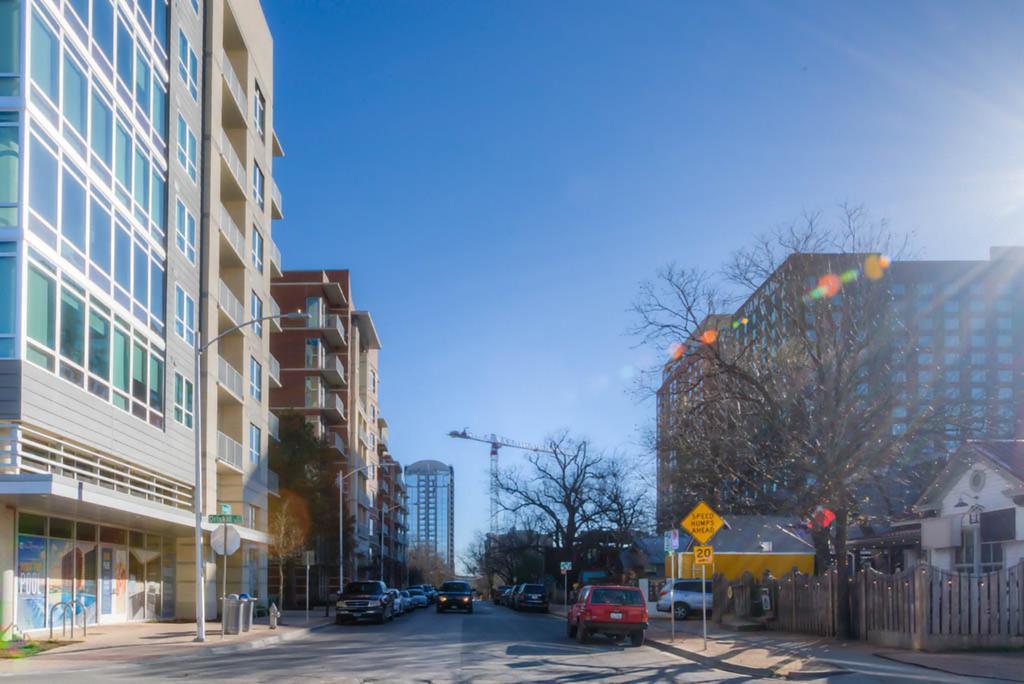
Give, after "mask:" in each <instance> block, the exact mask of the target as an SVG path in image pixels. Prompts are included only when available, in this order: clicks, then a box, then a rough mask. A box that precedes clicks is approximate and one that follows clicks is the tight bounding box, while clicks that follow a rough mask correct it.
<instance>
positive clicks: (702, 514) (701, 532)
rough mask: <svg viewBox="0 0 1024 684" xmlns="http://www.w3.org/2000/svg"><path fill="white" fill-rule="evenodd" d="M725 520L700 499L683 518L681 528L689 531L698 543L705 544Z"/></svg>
mask: <svg viewBox="0 0 1024 684" xmlns="http://www.w3.org/2000/svg"><path fill="white" fill-rule="evenodd" d="M724 524H725V521H724V520H722V518H721V517H720V516H719V515H718V514H717V513H715V512H714V510H712V508H711V506H708V505H707V504H706V503H704V502H703V501H701V502H700V503H699V504H697V505H696V506H694V508H693V510H692V511H690V514H689V515H688V516H686V517H685V518H683V522H682V525H681V526H682V528H683V529H684V530H686V531H687V532H689V533H690V536H692V537H693V538H694V539H695V540H696V541H697V543H698V544H707V543H708V540H709V539H711V538H712V537H713V536H715V532H718V530H719V529H721V527H722V525H724Z"/></svg>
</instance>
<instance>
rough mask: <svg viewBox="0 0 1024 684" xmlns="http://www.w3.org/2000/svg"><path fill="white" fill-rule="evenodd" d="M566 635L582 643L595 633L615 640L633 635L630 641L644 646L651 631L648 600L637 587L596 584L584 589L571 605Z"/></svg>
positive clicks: (635, 644)
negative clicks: (646, 635)
mask: <svg viewBox="0 0 1024 684" xmlns="http://www.w3.org/2000/svg"><path fill="white" fill-rule="evenodd" d="M565 628H566V634H567V635H568V636H569V638H570V639H572V638H574V637H575V638H576V639H577V640H578V641H579V642H580V643H581V644H585V643H587V639H589V638H590V636H591V635H594V634H603V635H605V636H608V637H611V638H612V639H616V640H618V639H621V638H622V637H624V636H626V635H629V640H630V643H632V644H633V645H634V646H643V643H644V636H645V634H646V632H647V602H646V601H644V595H643V593H642V592H641V591H640V590H639V589H637V588H636V587H622V586H615V585H596V586H588V587H583V588H582V589H580V592H579V595H578V597H577V598H576V603H574V604H572V605H571V606H569V615H568V617H567V622H566V626H565Z"/></svg>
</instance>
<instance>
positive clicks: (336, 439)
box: [330, 432, 345, 454]
mask: <svg viewBox="0 0 1024 684" xmlns="http://www.w3.org/2000/svg"><path fill="white" fill-rule="evenodd" d="M331 435H332V439H331V440H330V444H331V446H333V447H334V448H335V449H337V450H338V452H339V453H341V454H344V453H345V440H344V439H342V438H341V435H339V434H338V433H337V432H332V433H331Z"/></svg>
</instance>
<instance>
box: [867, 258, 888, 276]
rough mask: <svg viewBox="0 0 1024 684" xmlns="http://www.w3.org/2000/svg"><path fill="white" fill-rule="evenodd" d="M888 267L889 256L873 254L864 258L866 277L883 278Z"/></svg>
mask: <svg viewBox="0 0 1024 684" xmlns="http://www.w3.org/2000/svg"><path fill="white" fill-rule="evenodd" d="M888 267H889V257H884V256H879V255H877V254H871V255H869V256H868V257H867V258H866V259H864V277H866V278H867V279H868V280H881V279H882V276H883V275H884V274H885V269H887V268H888Z"/></svg>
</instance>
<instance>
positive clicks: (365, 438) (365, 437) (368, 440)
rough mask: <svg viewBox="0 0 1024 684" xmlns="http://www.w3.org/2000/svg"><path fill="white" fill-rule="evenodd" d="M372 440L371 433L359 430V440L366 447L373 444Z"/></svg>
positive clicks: (369, 447) (370, 447)
mask: <svg viewBox="0 0 1024 684" xmlns="http://www.w3.org/2000/svg"><path fill="white" fill-rule="evenodd" d="M372 440H373V435H371V434H370V433H369V432H367V431H366V430H360V431H359V441H360V442H362V443H363V445H364V446H365V447H366V448H367V449H372V448H373V446H374V445H373V441H372Z"/></svg>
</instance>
